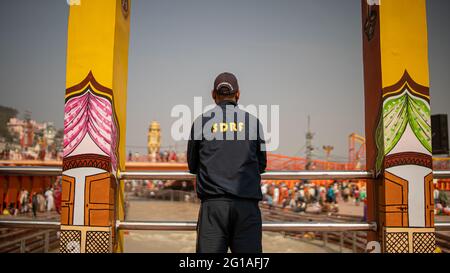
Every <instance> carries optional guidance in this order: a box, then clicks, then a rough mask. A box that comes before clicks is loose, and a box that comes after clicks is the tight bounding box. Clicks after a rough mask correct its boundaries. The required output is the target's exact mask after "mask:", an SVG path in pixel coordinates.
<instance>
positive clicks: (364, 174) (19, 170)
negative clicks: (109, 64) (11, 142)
mask: <svg viewBox="0 0 450 273" xmlns="http://www.w3.org/2000/svg"><path fill="white" fill-rule="evenodd" d="M60 175H62V168H60V167H10V166H8V167H0V176H60ZM433 177H434V178H437V179H446V178H450V170H435V171H433ZM118 178H119V179H121V180H130V179H142V180H153V179H154V180H157V179H159V180H193V179H195V175H193V174H191V173H189V172H178V171H146V172H145V171H133V172H129V171H125V172H121V173H119V177H118ZM261 178H262V179H263V180H295V179H317V180H342V179H369V180H370V179H375V178H376V176H375V174H374V172H371V171H270V172H266V173H263V174H262V175H261Z"/></svg>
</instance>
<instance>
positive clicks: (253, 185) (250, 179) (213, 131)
mask: <svg viewBox="0 0 450 273" xmlns="http://www.w3.org/2000/svg"><path fill="white" fill-rule="evenodd" d="M264 145H265V141H264V137H263V130H262V127H261V124H260V122H259V120H258V119H257V118H256V117H254V116H252V115H250V114H249V113H247V112H245V111H243V110H242V109H240V108H239V107H238V106H237V105H236V103H235V102H232V101H224V102H222V103H220V104H218V105H217V106H216V107H214V108H213V109H212V110H210V111H208V112H205V113H203V115H202V116H200V117H199V118H197V119H196V120H195V121H194V124H193V125H192V130H191V136H190V139H189V142H188V149H187V159H188V165H189V171H190V172H191V173H193V174H196V175H197V195H198V197H199V198H200V199H202V200H204V199H208V198H214V197H220V196H229V197H238V198H246V199H257V200H261V199H262V193H261V186H260V184H261V175H260V174H261V173H263V172H264V171H265V169H266V164H267V159H266V152H265V146H264Z"/></svg>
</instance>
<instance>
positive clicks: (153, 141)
mask: <svg viewBox="0 0 450 273" xmlns="http://www.w3.org/2000/svg"><path fill="white" fill-rule="evenodd" d="M160 147H161V126H160V124H159V122H157V121H152V123H150V127H149V129H148V142H147V148H148V156H149V158H150V161H152V162H156V155H157V154H159V149H160Z"/></svg>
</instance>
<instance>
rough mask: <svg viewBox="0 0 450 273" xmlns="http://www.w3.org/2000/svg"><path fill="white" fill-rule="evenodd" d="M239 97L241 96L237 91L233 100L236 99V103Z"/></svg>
mask: <svg viewBox="0 0 450 273" xmlns="http://www.w3.org/2000/svg"><path fill="white" fill-rule="evenodd" d="M240 96H241V91H239V90H238V91H237V92H236V97H235V98H236V102H238V101H239V97H240Z"/></svg>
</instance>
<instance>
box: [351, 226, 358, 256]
mask: <svg viewBox="0 0 450 273" xmlns="http://www.w3.org/2000/svg"><path fill="white" fill-rule="evenodd" d="M352 250H353V253H356V252H357V251H356V231H354V232H352Z"/></svg>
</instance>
